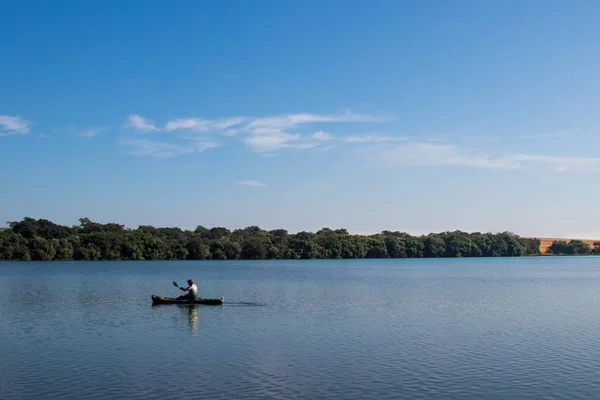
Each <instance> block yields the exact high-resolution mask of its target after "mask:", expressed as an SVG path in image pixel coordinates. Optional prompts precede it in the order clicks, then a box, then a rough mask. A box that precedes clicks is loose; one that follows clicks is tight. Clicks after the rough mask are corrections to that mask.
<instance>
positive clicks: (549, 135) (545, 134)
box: [517, 129, 581, 139]
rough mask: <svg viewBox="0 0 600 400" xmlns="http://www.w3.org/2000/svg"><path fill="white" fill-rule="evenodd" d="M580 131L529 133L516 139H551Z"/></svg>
mask: <svg viewBox="0 0 600 400" xmlns="http://www.w3.org/2000/svg"><path fill="white" fill-rule="evenodd" d="M580 132H581V130H580V129H564V130H558V131H554V132H543V133H529V134H526V135H520V136H517V138H518V139H552V138H557V137H565V136H570V135H574V134H577V133H580Z"/></svg>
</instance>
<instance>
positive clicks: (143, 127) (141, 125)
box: [125, 114, 159, 132]
mask: <svg viewBox="0 0 600 400" xmlns="http://www.w3.org/2000/svg"><path fill="white" fill-rule="evenodd" d="M127 120H128V121H129V122H128V123H127V124H126V125H125V127H127V128H135V129H138V130H140V131H142V132H156V131H158V130H159V129H158V128H157V127H156V125H154V124H153V123H152V122H151V121H149V120H147V119H146V118H144V117H142V116H140V115H137V114H132V115H130V116H129V117H127Z"/></svg>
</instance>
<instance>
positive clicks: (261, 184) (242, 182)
mask: <svg viewBox="0 0 600 400" xmlns="http://www.w3.org/2000/svg"><path fill="white" fill-rule="evenodd" d="M238 184H239V185H245V186H267V184H266V183H262V182H259V181H254V180H247V181H241V182H238Z"/></svg>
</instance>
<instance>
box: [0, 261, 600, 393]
mask: <svg viewBox="0 0 600 400" xmlns="http://www.w3.org/2000/svg"><path fill="white" fill-rule="evenodd" d="M188 278H192V279H194V280H195V281H196V284H197V285H198V288H199V290H200V295H201V296H202V297H207V298H218V297H221V296H225V305H224V306H202V305H200V306H195V307H190V306H179V305H160V306H152V304H151V298H150V295H151V294H159V295H163V296H177V295H179V294H181V293H182V292H181V291H179V290H177V288H175V287H173V286H172V283H171V282H172V281H173V280H175V281H177V282H179V284H180V285H184V284H185V281H186V279H188ZM599 311H600V257H524V258H488V259H408V260H406V259H404V260H348V261H346V260H327V261H323V260H319V261H217V262H210V261H173V262H171V261H147V262H47V263H41V262H40V263H35V262H29V263H12V262H5V263H0V398H2V399H3V400H11V399H49V398H60V399H71V398H72V399H128V398H129V399H134V398H135V399H138V398H143V399H181V398H210V399H212V400H214V399H326V398H327V399H331V398H334V397H335V398H343V399H388V398H389V399H414V398H426V399H446V400H447V399H477V400H480V399H486V400H490V399H507V398H510V399H595V398H598V393H599V391H600V372H599V371H600V329H599V327H600V312H599Z"/></svg>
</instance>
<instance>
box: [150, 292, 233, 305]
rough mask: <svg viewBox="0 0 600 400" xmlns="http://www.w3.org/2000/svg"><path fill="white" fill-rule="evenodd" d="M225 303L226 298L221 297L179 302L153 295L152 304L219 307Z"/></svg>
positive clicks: (172, 298)
mask: <svg viewBox="0 0 600 400" xmlns="http://www.w3.org/2000/svg"><path fill="white" fill-rule="evenodd" d="M223 303H225V297H221V298H220V299H196V300H177V299H176V298H174V297H163V296H157V295H155V294H153V295H152V304H205V305H211V306H218V305H221V304H223Z"/></svg>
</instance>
